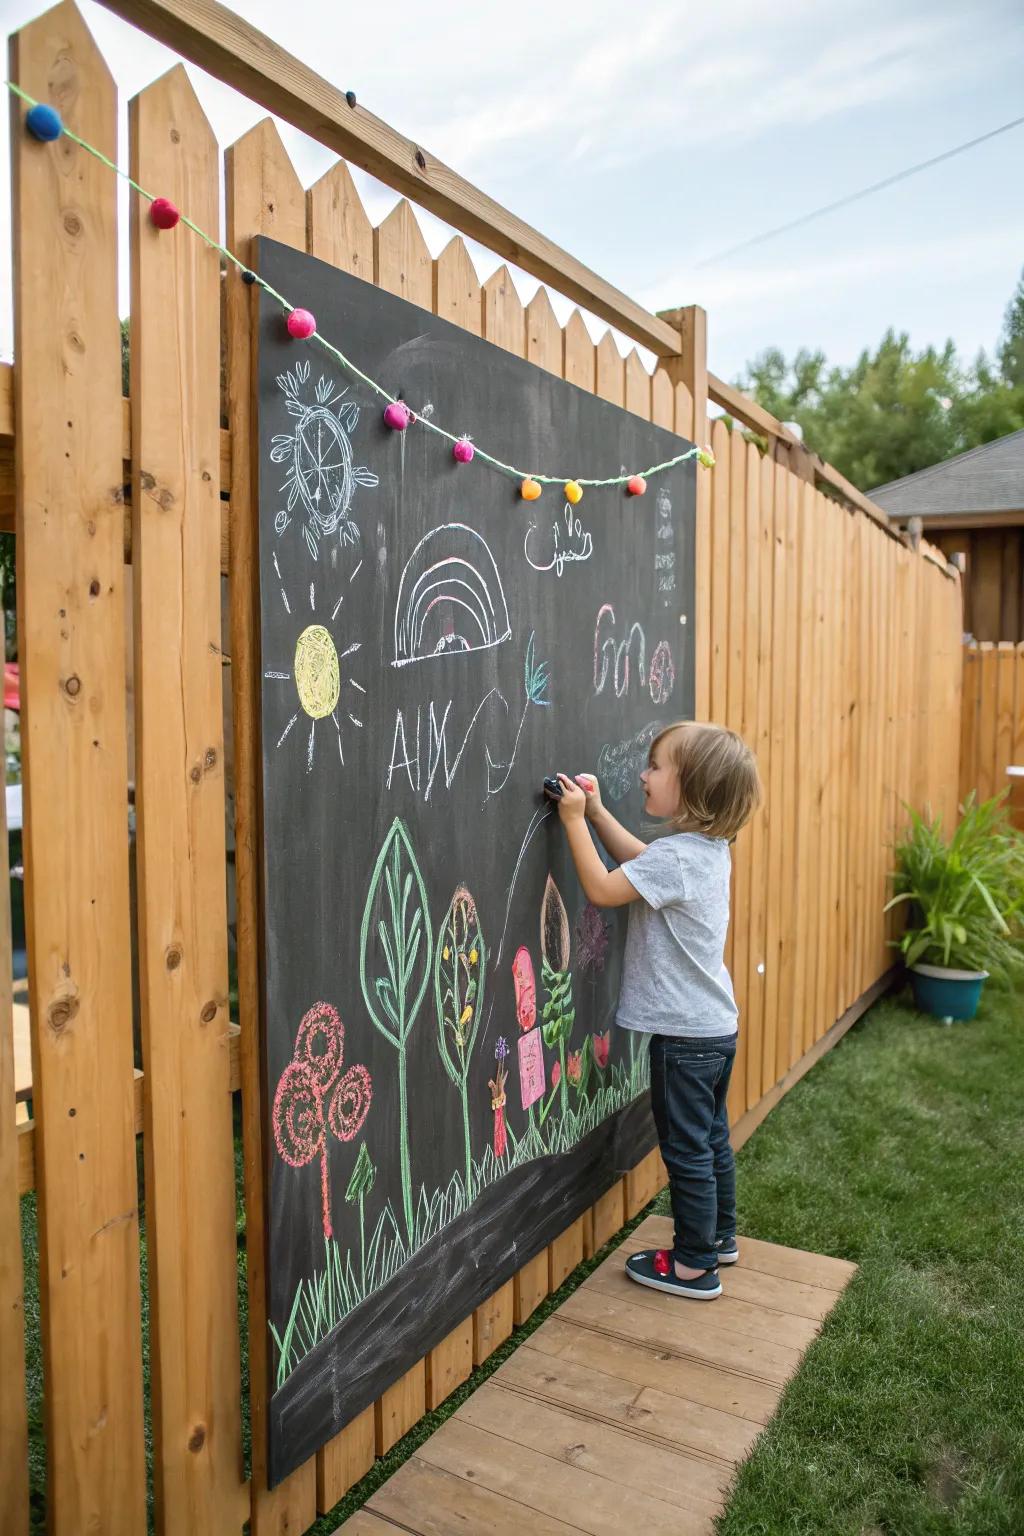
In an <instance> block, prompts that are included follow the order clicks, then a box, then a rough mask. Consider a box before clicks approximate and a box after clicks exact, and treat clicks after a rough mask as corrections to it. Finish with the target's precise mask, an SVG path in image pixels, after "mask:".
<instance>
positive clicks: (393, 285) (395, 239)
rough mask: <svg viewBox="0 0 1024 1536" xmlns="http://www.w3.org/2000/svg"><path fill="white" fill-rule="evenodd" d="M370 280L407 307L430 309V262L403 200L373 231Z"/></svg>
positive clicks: (410, 205)
mask: <svg viewBox="0 0 1024 1536" xmlns="http://www.w3.org/2000/svg"><path fill="white" fill-rule="evenodd" d="M373 280H374V282H375V283H376V284H377V286H378V287H379V288H386V289H387V290H388V292H389V293H394V294H397V295H398V297H399V298H400V299H408V300H409V303H410V304H418V305H419V306H420V308H421V309H429V308H430V305H431V301H432V299H433V294H434V269H433V263H432V262H431V259H430V252H429V250H428V249H427V242H426V241H425V240H424V238H423V231H422V230H421V229H420V226H419V224H418V222H417V220H416V215H415V213H414V212H413V210H412V204H411V203H409V202H408V201H407V200H406V199H405V198H404V197H403V198H402V200H401V202H399V203H396V204H395V206H394V208H392V210H391V212H390V213H389V214H388V216H387V218H386V219H385V220H384V221H383V223H382V224H378V226H377V227H376V229H375V230H374V231H373Z"/></svg>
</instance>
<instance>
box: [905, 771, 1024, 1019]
mask: <svg viewBox="0 0 1024 1536" xmlns="http://www.w3.org/2000/svg"><path fill="white" fill-rule="evenodd" d="M1005 799H1006V791H1005V790H1004V791H1003V792H1002V794H1000V795H995V796H993V798H992V799H991V800H986V801H984V802H983V803H982V804H981V805H977V804H976V803H975V796H974V794H973V792H972V793H971V794H970V795H969V796H968V798H967V800H966V801H965V803H964V804H963V805H962V806H961V807H960V821H959V824H958V825H957V827H956V830H955V831H954V833H953V835H952V837H951V838H949V840H948V841H947V840H946V839H945V838H944V837H943V835H942V827H941V818H939V817H936V818H935V820H934V821H930V822H929V821H926V820H925V819H924V818H923V817H922V816H920V815H918V813H917V812H916V811H914V810H911V808H910V807H909V806H906V807H905V809H906V811H907V813H908V815H909V816H910V828H909V831H908V833H907V836H906V837H905V838H904V839H903V841H902V842H900V843H898V844H897V845H896V847H895V849H894V854H895V859H896V868H895V870H894V872H893V874H892V876H891V878H892V881H893V889H894V895H893V897H892V899H891V901H888V902H887V903H886V906H885V910H886V911H887V912H888V911H889V910H890V909H891V908H893V907H895V906H898V905H900V904H901V903H906V904H907V927H906V930H905V932H904V934H903V936H902V938H900V939H898V940H891V941H890V942H891V943H892V944H893V945H894V947H896V948H898V949H899V950H901V951H902V953H903V957H904V960H905V961H906V965H907V969H908V971H909V973H910V985H911V988H912V990H913V994H914V1003H915V1005H916V1006H917V1007H918V1008H920V1009H922V1010H923V1011H924V1012H926V1013H933V1014H936V1015H937V1016H938V1017H939V1018H942V1019H945V1020H946V1021H947V1022H950V1021H952V1020H953V1019H973V1017H974V1015H975V1013H976V1012H977V1010H978V1002H979V1000H980V998H981V990H982V987H983V985H984V983H985V981H986V979H987V978H988V977H989V976H993V977H996V978H998V979H999V980H1002V981H1010V980H1012V979H1013V978H1014V977H1015V976H1019V975H1021V974H1022V972H1024V923H1022V909H1024V836H1022V835H1021V834H1020V833H1019V832H1016V831H1015V830H1014V829H1013V827H1012V826H1011V825H1010V821H1009V818H1008V816H1007V813H1006V809H1005V805H1004V802H1005Z"/></svg>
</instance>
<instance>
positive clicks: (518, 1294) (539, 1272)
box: [512, 1248, 550, 1328]
mask: <svg viewBox="0 0 1024 1536" xmlns="http://www.w3.org/2000/svg"><path fill="white" fill-rule="evenodd" d="M549 1284H550V1282H549V1279H548V1251H547V1249H546V1248H544V1249H542V1250H541V1252H540V1253H538V1254H537V1255H536V1256H535V1257H534V1258H532V1259H530V1260H528V1261H527V1263H525V1264H524V1265H523V1267H522V1269H521V1270H519V1271H518V1273H517V1274H515V1275H514V1276H513V1277H512V1319H513V1322H514V1323H515V1325H516V1327H517V1328H521V1327H522V1325H523V1324H524V1323H525V1322H526V1320H527V1318H529V1317H532V1316H533V1314H534V1312H536V1310H537V1308H538V1307H539V1306H540V1304H541V1302H542V1301H543V1300H544V1299H545V1297H546V1296H547V1295H548V1289H549Z"/></svg>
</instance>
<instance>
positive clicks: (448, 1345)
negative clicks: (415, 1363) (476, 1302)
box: [426, 1317, 474, 1409]
mask: <svg viewBox="0 0 1024 1536" xmlns="http://www.w3.org/2000/svg"><path fill="white" fill-rule="evenodd" d="M473 1326H474V1325H473V1318H472V1317H467V1318H466V1320H465V1322H464V1323H462V1324H461V1325H460V1326H459V1327H458V1328H453V1329H452V1331H451V1333H450V1334H449V1335H448V1337H447V1338H446V1339H442V1341H441V1343H440V1344H438V1345H437V1347H436V1349H432V1350H431V1351H430V1353H429V1355H428V1356H427V1360H426V1373H427V1374H426V1403H427V1407H428V1409H430V1408H437V1407H438V1406H439V1405H440V1404H441V1403H443V1402H444V1400H445V1398H446V1397H450V1396H451V1395H452V1393H453V1392H454V1391H455V1388H456V1387H461V1386H462V1383H463V1382H464V1381H468V1380H469V1378H470V1376H471V1375H472V1374H473Z"/></svg>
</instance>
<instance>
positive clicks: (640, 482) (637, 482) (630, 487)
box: [626, 475, 647, 496]
mask: <svg viewBox="0 0 1024 1536" xmlns="http://www.w3.org/2000/svg"><path fill="white" fill-rule="evenodd" d="M646 489H647V481H646V480H645V479H644V477H643V475H632V476H631V477H630V478H629V479H628V480H627V481H626V490H627V491H628V492H629V494H630V495H631V496H642V495H643V494H644V492H645V491H646Z"/></svg>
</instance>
